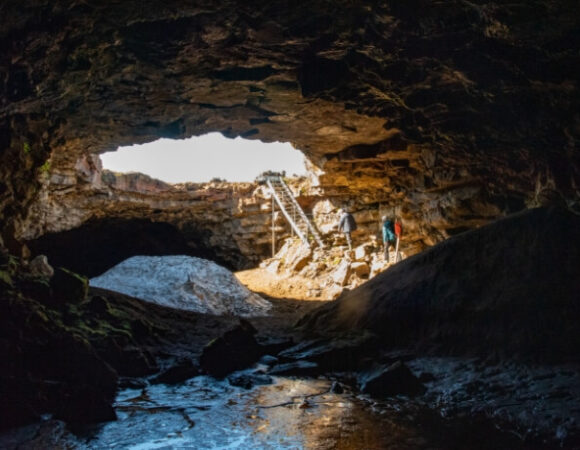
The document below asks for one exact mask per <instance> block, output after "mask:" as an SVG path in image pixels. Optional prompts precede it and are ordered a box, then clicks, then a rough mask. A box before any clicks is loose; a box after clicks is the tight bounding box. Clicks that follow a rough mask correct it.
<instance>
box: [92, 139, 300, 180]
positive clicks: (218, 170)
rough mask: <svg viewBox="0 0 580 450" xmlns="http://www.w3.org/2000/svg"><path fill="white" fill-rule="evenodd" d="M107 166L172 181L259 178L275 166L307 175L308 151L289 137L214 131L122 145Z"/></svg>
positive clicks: (111, 154)
mask: <svg viewBox="0 0 580 450" xmlns="http://www.w3.org/2000/svg"><path fill="white" fill-rule="evenodd" d="M101 160H102V161H103V167H104V168H105V169H108V170H112V171H114V172H124V173H126V172H141V173H144V174H146V175H149V176H151V177H153V178H157V179H159V180H162V181H165V182H167V183H183V182H188V181H191V182H207V181H210V180H212V179H213V178H220V179H225V180H227V181H234V182H242V181H254V179H255V178H256V177H257V176H258V175H259V174H261V173H263V172H265V171H268V170H272V171H275V172H282V171H285V172H286V173H287V174H288V175H293V174H296V175H304V174H305V173H306V168H305V165H304V155H303V154H302V153H301V152H300V151H299V150H296V149H294V148H293V147H292V145H291V144H289V143H283V142H274V143H271V144H266V143H264V142H261V141H259V140H247V139H242V138H236V139H228V138H225V137H224V136H222V135H221V134H220V133H210V134H206V135H204V136H199V137H193V138H190V139H183V140H174V139H159V140H158V141H155V142H150V143H148V144H143V145H133V146H130V147H119V149H117V151H115V152H107V153H104V154H103V155H101Z"/></svg>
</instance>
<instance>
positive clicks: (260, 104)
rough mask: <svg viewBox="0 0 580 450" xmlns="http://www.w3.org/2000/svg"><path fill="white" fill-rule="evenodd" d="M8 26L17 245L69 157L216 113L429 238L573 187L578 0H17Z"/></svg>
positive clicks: (1, 188)
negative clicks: (297, 153)
mask: <svg viewBox="0 0 580 450" xmlns="http://www.w3.org/2000/svg"><path fill="white" fill-rule="evenodd" d="M0 24H1V26H0V49H2V51H1V52H0V74H1V75H0V228H1V230H0V236H1V238H0V239H1V241H2V242H0V244H1V245H2V246H5V247H8V248H9V249H11V251H13V252H22V251H23V250H22V248H21V247H20V245H19V240H18V239H16V240H15V237H17V236H19V235H22V234H23V232H24V227H25V224H26V223H27V221H30V218H29V216H30V217H32V216H33V215H34V211H35V210H36V209H38V207H37V206H35V205H37V204H38V202H44V203H48V199H47V197H46V195H47V194H46V193H47V192H49V191H47V190H46V189H43V188H42V187H43V186H46V181H47V179H49V180H50V179H51V177H53V176H54V174H58V173H63V172H67V171H68V172H70V171H72V170H76V172H77V173H80V174H81V175H80V176H79V175H74V176H73V178H74V179H75V183H81V184H82V183H85V182H87V181H86V175H82V173H83V170H82V167H81V169H80V170H79V168H78V167H77V166H78V164H79V161H81V163H80V164H81V165H82V164H86V162H87V161H88V162H90V161H91V158H92V155H95V154H98V153H102V152H105V151H108V150H113V149H115V148H116V147H117V146H119V145H127V144H133V143H143V142H147V141H151V140H154V139H156V138H158V137H170V138H182V137H189V136H192V135H200V134H203V133H206V132H210V131H219V132H221V133H223V134H224V135H225V136H228V137H235V136H242V137H245V138H250V139H260V140H262V141H265V142H270V141H274V140H284V141H289V142H292V143H293V144H294V145H295V146H296V147H297V148H299V149H301V150H302V151H304V152H305V154H306V155H307V156H308V157H309V158H310V160H311V163H312V165H313V170H314V171H315V172H316V177H317V180H318V183H319V184H318V185H319V187H320V189H321V190H322V192H323V195H328V196H329V197H331V198H332V199H333V200H336V201H341V202H345V203H348V204H356V205H359V206H360V207H363V208H370V209H372V208H377V210H378V209H380V208H387V209H388V208H391V209H393V208H397V210H398V211H399V212H400V213H401V215H402V216H403V218H404V219H405V220H407V221H408V223H409V224H412V229H413V230H414V232H416V233H418V234H424V235H425V241H426V242H427V243H428V242H436V241H438V240H441V239H444V238H445V237H447V236H449V235H451V234H454V233H456V232H458V231H459V230H463V229H468V228H473V227H477V226H479V225H480V224H482V223H485V222H487V221H490V220H493V219H495V218H497V217H500V216H502V215H505V214H506V213H508V212H513V211H515V210H518V209H522V208H525V207H527V206H529V205H531V204H534V202H535V203H538V202H541V201H543V199H544V198H546V197H549V200H550V201H558V202H560V203H563V204H566V205H568V206H569V207H577V204H578V198H579V197H580V194H579V189H578V186H580V175H579V168H580V161H579V159H580V157H579V151H578V137H579V136H580V116H579V111H580V99H579V97H580V96H579V94H578V80H579V79H580V76H579V75H580V56H579V53H578V36H580V33H579V31H580V17H579V12H578V9H577V7H576V5H575V4H574V2H570V1H566V0H558V1H547V0H535V1H526V2H523V1H520V2H517V1H516V2H492V1H484V0H481V1H477V2H467V1H451V0H449V1H439V2H432V1H427V0H413V1H408V2H399V1H386V2H375V1H362V2H352V1H347V0H342V1H341V0H339V1H333V2H330V1H325V0H316V1H309V2H286V1H281V0H279V1H268V2H265V1H254V2H241V1H232V0H225V1H220V2H214V1H203V2H202V1H190V2H182V1H175V2H169V3H168V2H158V1H147V2H142V1H139V2H137V1H124V2H116V3H109V2H105V3H99V4H96V3H95V4H93V3H89V2H77V1H73V0H61V1H52V2H44V1H39V0H22V1H18V2H17V1H15V0H8V1H7V2H5V3H4V4H3V7H2V8H0ZM83 161H85V162H84V163H83ZM89 172H90V171H89ZM71 173H72V172H71ZM57 184H58V183H57ZM546 192H547V193H548V194H547V195H544V194H545V193H546ZM53 214H56V212H53ZM63 220H67V219H66V217H63Z"/></svg>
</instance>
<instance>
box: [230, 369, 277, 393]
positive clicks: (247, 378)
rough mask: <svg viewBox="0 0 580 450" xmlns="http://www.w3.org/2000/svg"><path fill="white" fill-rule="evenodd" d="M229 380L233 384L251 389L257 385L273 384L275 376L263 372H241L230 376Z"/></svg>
mask: <svg viewBox="0 0 580 450" xmlns="http://www.w3.org/2000/svg"><path fill="white" fill-rule="evenodd" d="M228 381H229V383H230V384H231V385H232V386H238V387H241V388H244V389H251V388H252V387H254V386H256V385H261V384H272V383H273V382H274V380H273V378H272V377H271V376H269V375H265V374H261V373H239V374H233V375H230V376H229V377H228Z"/></svg>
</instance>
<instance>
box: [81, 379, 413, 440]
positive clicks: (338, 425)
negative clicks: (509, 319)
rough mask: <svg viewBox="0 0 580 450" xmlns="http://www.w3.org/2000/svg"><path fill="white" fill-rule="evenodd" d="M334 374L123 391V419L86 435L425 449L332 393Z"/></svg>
mask: <svg viewBox="0 0 580 450" xmlns="http://www.w3.org/2000/svg"><path fill="white" fill-rule="evenodd" d="M329 388H330V382H329V381H328V380H304V379H299V380H291V379H285V378H278V379H276V380H275V383H274V384H272V385H267V386H258V387H255V388H253V389H252V390H244V389H242V388H238V387H233V386H230V385H229V384H228V382H227V381H216V380H214V379H212V378H208V377H197V378H194V379H191V380H189V381H188V382H187V383H185V384H182V385H179V386H165V385H157V386H151V387H147V388H146V389H144V390H135V389H127V390H124V391H122V392H121V393H120V394H119V397H118V399H117V412H118V416H119V420H118V421H116V422H111V423H107V424H104V425H103V426H101V427H100V428H99V429H98V430H94V431H93V433H91V435H90V436H84V437H83V438H82V439H83V441H84V442H83V444H84V445H85V446H86V447H87V448H99V449H100V448H126V449H134V450H137V449H139V450H141V449H171V448H198V449H206V448H207V449H234V448H236V449H237V448H243V449H252V448H260V449H326V448H328V449H330V448H333V449H334V448H338V449H361V448H366V449H373V448H385V446H386V445H388V443H389V442H390V443H395V442H396V443H397V448H419V447H420V446H419V447H418V446H417V444H418V443H419V441H418V440H417V438H416V436H415V435H414V434H413V433H412V432H410V430H409V429H407V428H404V427H401V426H400V425H394V424H393V423H391V422H389V421H388V420H384V418H381V417H380V414H378V413H373V412H372V411H371V410H370V408H368V407H367V406H365V404H364V403H363V402H361V401H360V400H359V399H357V398H356V397H353V396H350V395H348V394H342V395H338V394H333V393H331V392H329Z"/></svg>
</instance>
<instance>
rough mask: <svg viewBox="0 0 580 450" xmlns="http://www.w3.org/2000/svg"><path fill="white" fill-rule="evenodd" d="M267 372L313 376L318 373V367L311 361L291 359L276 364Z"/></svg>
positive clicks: (271, 373)
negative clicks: (291, 360) (290, 360)
mask: <svg viewBox="0 0 580 450" xmlns="http://www.w3.org/2000/svg"><path fill="white" fill-rule="evenodd" d="M268 373H269V374H270V375H297V376H315V375H318V374H319V373H320V367H319V366H318V364H316V363H315V362H312V361H293V362H289V363H283V364H277V365H275V366H274V367H272V368H271V369H270V371H269V372H268Z"/></svg>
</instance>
